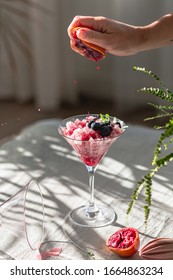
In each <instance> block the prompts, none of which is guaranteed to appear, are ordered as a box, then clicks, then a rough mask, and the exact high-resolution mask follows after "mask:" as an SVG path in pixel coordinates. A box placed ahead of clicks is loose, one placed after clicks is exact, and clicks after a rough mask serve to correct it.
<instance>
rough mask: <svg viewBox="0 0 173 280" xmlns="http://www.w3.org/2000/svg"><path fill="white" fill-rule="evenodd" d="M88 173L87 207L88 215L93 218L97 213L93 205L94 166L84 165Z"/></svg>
mask: <svg viewBox="0 0 173 280" xmlns="http://www.w3.org/2000/svg"><path fill="white" fill-rule="evenodd" d="M86 167H87V170H88V174H89V190H90V200H89V207H88V213H87V214H88V215H89V216H90V217H91V218H93V217H94V216H96V214H97V213H98V209H97V207H96V206H95V201H94V177H95V170H96V166H86Z"/></svg>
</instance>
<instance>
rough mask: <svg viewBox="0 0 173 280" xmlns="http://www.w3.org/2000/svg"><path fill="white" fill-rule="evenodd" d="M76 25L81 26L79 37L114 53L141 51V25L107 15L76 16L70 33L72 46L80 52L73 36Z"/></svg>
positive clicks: (123, 53) (125, 54)
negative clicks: (119, 20) (124, 21)
mask: <svg viewBox="0 0 173 280" xmlns="http://www.w3.org/2000/svg"><path fill="white" fill-rule="evenodd" d="M75 27H81V28H80V29H79V30H78V31H77V36H78V38H79V39H81V40H84V41H87V42H89V43H92V44H95V45H97V46H100V47H102V48H104V49H106V51H107V52H109V53H111V54H113V55H117V56H127V55H132V54H135V53H137V52H138V51H139V50H138V49H139V46H140V37H141V36H140V34H141V33H142V31H141V28H140V27H136V26H132V25H128V24H125V23H121V22H118V21H116V20H112V19H108V18H105V17H90V16H76V17H75V18H74V19H73V21H72V22H71V24H70V25H69V27H68V35H69V37H70V40H71V48H72V49H73V50H74V51H76V52H78V53H80V51H79V50H78V49H77V48H76V47H75V44H74V40H73V36H72V30H73V28H75Z"/></svg>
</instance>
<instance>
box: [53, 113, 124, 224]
mask: <svg viewBox="0 0 173 280" xmlns="http://www.w3.org/2000/svg"><path fill="white" fill-rule="evenodd" d="M126 128H127V126H126V125H125V123H124V122H123V121H121V120H119V119H117V118H116V117H111V116H109V115H108V114H106V115H102V114H99V115H96V114H86V115H77V116H73V117H69V118H67V119H65V120H62V121H61V122H60V124H59V128H58V131H59V133H60V134H61V135H62V136H63V137H64V139H65V140H66V141H67V142H68V143H69V144H70V145H71V146H72V148H73V149H74V151H75V152H76V153H77V155H78V156H79V158H80V159H81V161H82V162H83V163H84V164H85V166H86V168H87V171H88V174H89V190H90V200H89V202H88V203H87V204H86V205H82V206H80V207H78V208H76V209H73V210H72V211H71V212H70V213H69V217H70V219H71V221H72V222H73V223H75V224H77V225H80V226H84V227H102V226H106V225H109V224H111V223H112V222H113V221H115V218H116V213H115V212H114V210H113V209H112V208H111V207H110V206H108V205H104V204H103V205H100V204H98V205H97V204H96V203H95V200H94V174H95V171H96V168H97V166H98V164H99V162H100V161H101V160H102V158H103V157H104V155H105V154H106V153H107V152H108V150H109V148H110V146H111V145H112V144H113V143H114V142H115V141H116V140H117V139H118V137H119V136H120V135H122V134H123V132H124V131H125V129H126Z"/></svg>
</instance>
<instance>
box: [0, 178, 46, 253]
mask: <svg viewBox="0 0 173 280" xmlns="http://www.w3.org/2000/svg"><path fill="white" fill-rule="evenodd" d="M34 207H36V210H35V209H34ZM0 228H2V229H3V230H5V232H9V233H12V235H14V236H18V238H19V240H20V239H21V240H25V241H27V244H28V245H29V247H30V248H31V250H34V251H35V250H37V249H39V247H40V245H41V243H42V241H43V238H44V203H43V196H42V192H41V188H40V185H39V184H38V182H37V181H35V180H34V179H31V180H30V181H29V182H28V183H27V184H26V185H25V186H23V187H22V188H21V189H20V190H19V191H18V192H16V193H14V194H13V195H12V196H11V197H10V198H8V199H7V200H6V201H4V202H3V203H1V204H0ZM4 240H5V237H4Z"/></svg>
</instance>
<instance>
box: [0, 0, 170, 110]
mask: <svg viewBox="0 0 173 280" xmlns="http://www.w3.org/2000/svg"><path fill="white" fill-rule="evenodd" d="M10 3H12V2H9V4H10ZM32 3H36V4H37V5H40V6H41V9H38V6H34V5H31V7H29V6H24V12H27V11H28V14H30V18H31V21H26V20H25V18H22V17H19V16H17V15H16V16H14V19H15V21H16V22H17V24H19V25H20V28H23V30H24V32H25V34H26V33H27V34H29V36H30V42H28V44H29V45H30V44H31V51H32V59H33V60H32V64H31V65H28V62H27V60H26V58H25V57H24V56H23V54H21V53H19V51H18V50H17V49H16V47H15V45H14V42H11V43H12V44H11V47H12V49H13V53H14V56H15V58H16V61H17V71H13V72H12V71H11V69H10V65H9V59H8V58H7V56H6V48H5V44H4V42H3V43H2V42H1V45H0V47H1V49H0V52H1V55H3V60H2V59H1V62H2V63H3V64H2V63H1V65H0V81H1V84H0V97H5V96H12V97H14V96H16V98H17V99H20V100H23V101H25V100H28V99H29V98H31V97H32V96H33V95H35V100H36V103H37V105H38V106H41V107H42V109H55V108H57V107H58V106H60V104H61V101H62V100H69V101H70V102H71V103H73V102H76V101H77V98H78V94H85V95H88V96H95V97H96V98H105V99H109V100H111V102H114V103H115V104H117V105H118V110H119V111H120V112H126V111H129V110H133V109H134V108H135V107H137V106H140V105H142V104H143V103H146V102H151V101H152V100H151V98H150V99H149V97H148V96H144V95H143V96H141V95H140V94H137V89H139V88H141V87H143V86H148V85H149V86H150V85H152V80H150V79H147V77H145V76H144V75H143V74H142V73H136V72H133V70H132V68H133V66H134V65H137V66H141V67H146V68H149V69H151V70H152V71H153V72H155V73H156V74H158V75H159V76H160V77H161V79H162V80H163V81H164V82H165V83H167V84H168V87H170V89H171V87H172V88H173V80H172V64H173V61H172V60H173V55H172V53H173V49H172V47H166V48H163V49H158V50H152V51H148V52H145V53H141V54H137V55H135V56H131V57H115V56H112V55H109V54H108V55H107V57H106V59H104V60H103V61H100V62H99V63H98V65H97V64H96V63H94V62H91V61H88V60H87V59H86V58H84V57H82V56H79V55H78V54H77V53H75V52H73V51H72V50H71V49H70V45H69V38H68V35H67V27H68V25H69V23H70V22H71V20H72V19H73V17H74V16H75V15H79V14H80V15H93V16H94V15H96V16H98V15H102V16H106V17H109V18H115V19H117V20H119V21H124V22H127V23H129V24H136V25H145V24H148V23H150V22H152V21H154V20H156V19H157V18H159V17H161V16H162V15H164V14H166V13H169V12H172V11H173V1H172V0H167V1H163V0H152V1H151V0H145V1H144V0H87V1H85V0H49V1H47V0H42V1H40V0H34V1H32V2H31V4H32ZM15 5H16V7H18V8H19V9H20V10H23V7H22V6H21V2H19V3H18V2H16V1H15V2H14V6H15ZM17 5H18V6H17ZM36 7H37V8H36ZM45 11H49V12H47V13H46V12H45ZM8 16H10V13H8ZM16 33H17V32H16ZM19 35H20V34H17V36H19ZM1 39H2V37H1ZM97 66H100V70H98V68H97ZM15 76H16V78H15ZM14 78H15V79H14ZM74 81H76V82H77V83H75V84H74ZM16 83H17V84H16ZM149 83H150V84H149ZM12 91H13V92H12Z"/></svg>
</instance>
